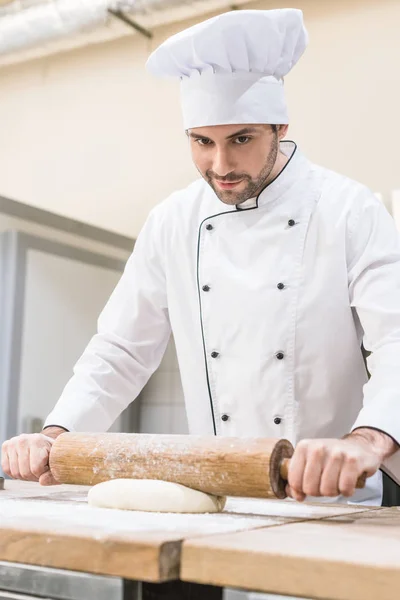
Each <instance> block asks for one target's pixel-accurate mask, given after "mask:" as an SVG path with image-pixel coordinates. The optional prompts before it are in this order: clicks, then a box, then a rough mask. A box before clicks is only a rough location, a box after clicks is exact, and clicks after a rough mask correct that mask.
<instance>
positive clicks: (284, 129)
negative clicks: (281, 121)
mask: <svg viewBox="0 0 400 600" xmlns="http://www.w3.org/2000/svg"><path fill="white" fill-rule="evenodd" d="M288 129H289V125H279V129H278V137H279V141H281V140H283V138H284V137H286V135H287V132H288Z"/></svg>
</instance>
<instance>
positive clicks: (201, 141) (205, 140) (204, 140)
mask: <svg viewBox="0 0 400 600" xmlns="http://www.w3.org/2000/svg"><path fill="white" fill-rule="evenodd" d="M196 143H197V144H199V146H209V145H210V144H211V143H212V142H211V140H210V139H208V138H198V139H197V140H196Z"/></svg>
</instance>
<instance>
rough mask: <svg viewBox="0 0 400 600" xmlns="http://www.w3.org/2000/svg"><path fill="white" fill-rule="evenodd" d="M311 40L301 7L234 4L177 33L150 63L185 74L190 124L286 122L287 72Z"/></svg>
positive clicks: (155, 69) (157, 70)
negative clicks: (242, 6)
mask: <svg viewBox="0 0 400 600" xmlns="http://www.w3.org/2000/svg"><path fill="white" fill-rule="evenodd" d="M307 43H308V35H307V31H306V29H305V27H304V23H303V13H302V11H301V10H296V9H290V8H287V9H279V10H235V11H232V12H227V13H223V14H222V15H218V16H217V17H214V18H212V19H208V20H207V21H204V22H203V23H199V24H198V25H195V26H194V27H190V28H189V29H185V30H184V31H182V32H180V33H178V34H176V35H173V36H172V37H170V38H169V39H167V40H166V41H165V42H164V43H163V44H161V46H159V47H158V48H157V49H156V50H155V51H154V52H153V53H152V54H151V55H150V57H149V59H148V61H147V65H146V66H147V69H148V70H149V72H150V73H153V74H154V75H160V76H172V77H177V78H179V79H180V80H181V101H182V110H183V121H184V127H185V129H191V128H194V127H205V126H210V125H227V124H232V125H233V124H235V125H236V124H244V123H245V124H250V123H264V124H276V125H279V124H287V123H288V122H289V119H288V113H287V107H286V101H285V95H284V89H283V77H284V76H285V75H287V73H289V71H290V70H291V69H292V67H294V65H295V64H296V63H297V61H298V60H299V59H300V57H301V55H302V54H303V52H304V50H305V48H306V46H307Z"/></svg>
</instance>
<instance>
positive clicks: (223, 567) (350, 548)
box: [181, 507, 400, 600]
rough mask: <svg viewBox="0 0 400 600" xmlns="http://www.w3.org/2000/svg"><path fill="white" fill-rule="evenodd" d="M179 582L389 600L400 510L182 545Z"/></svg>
mask: <svg viewBox="0 0 400 600" xmlns="http://www.w3.org/2000/svg"><path fill="white" fill-rule="evenodd" d="M181 579H183V580H186V581H196V582H199V583H208V584H213V585H217V586H229V587H235V588H241V589H249V590H253V591H261V592H268V593H273V594H283V595H293V596H296V597H306V598H320V599H325V600H397V598H399V596H400V508H397V507H396V508H386V509H383V508H378V509H375V510H368V509H367V510H366V511H365V512H357V513H352V514H348V515H345V516H329V517H325V518H323V519H321V520H317V519H314V520H311V521H303V522H301V523H299V522H297V523H291V524H282V525H280V526H279V527H269V528H259V529H254V530H251V531H242V532H238V533H232V534H222V535H221V534H217V535H215V536H212V537H203V538H197V539H192V540H186V541H185V542H184V545H183V552H182V560H181Z"/></svg>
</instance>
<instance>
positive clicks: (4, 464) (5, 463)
mask: <svg viewBox="0 0 400 600" xmlns="http://www.w3.org/2000/svg"><path fill="white" fill-rule="evenodd" d="M1 468H2V469H3V472H4V474H5V475H8V476H11V470H10V461H9V459H8V447H7V445H6V444H5V443H4V444H3V446H2V449H1Z"/></svg>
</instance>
